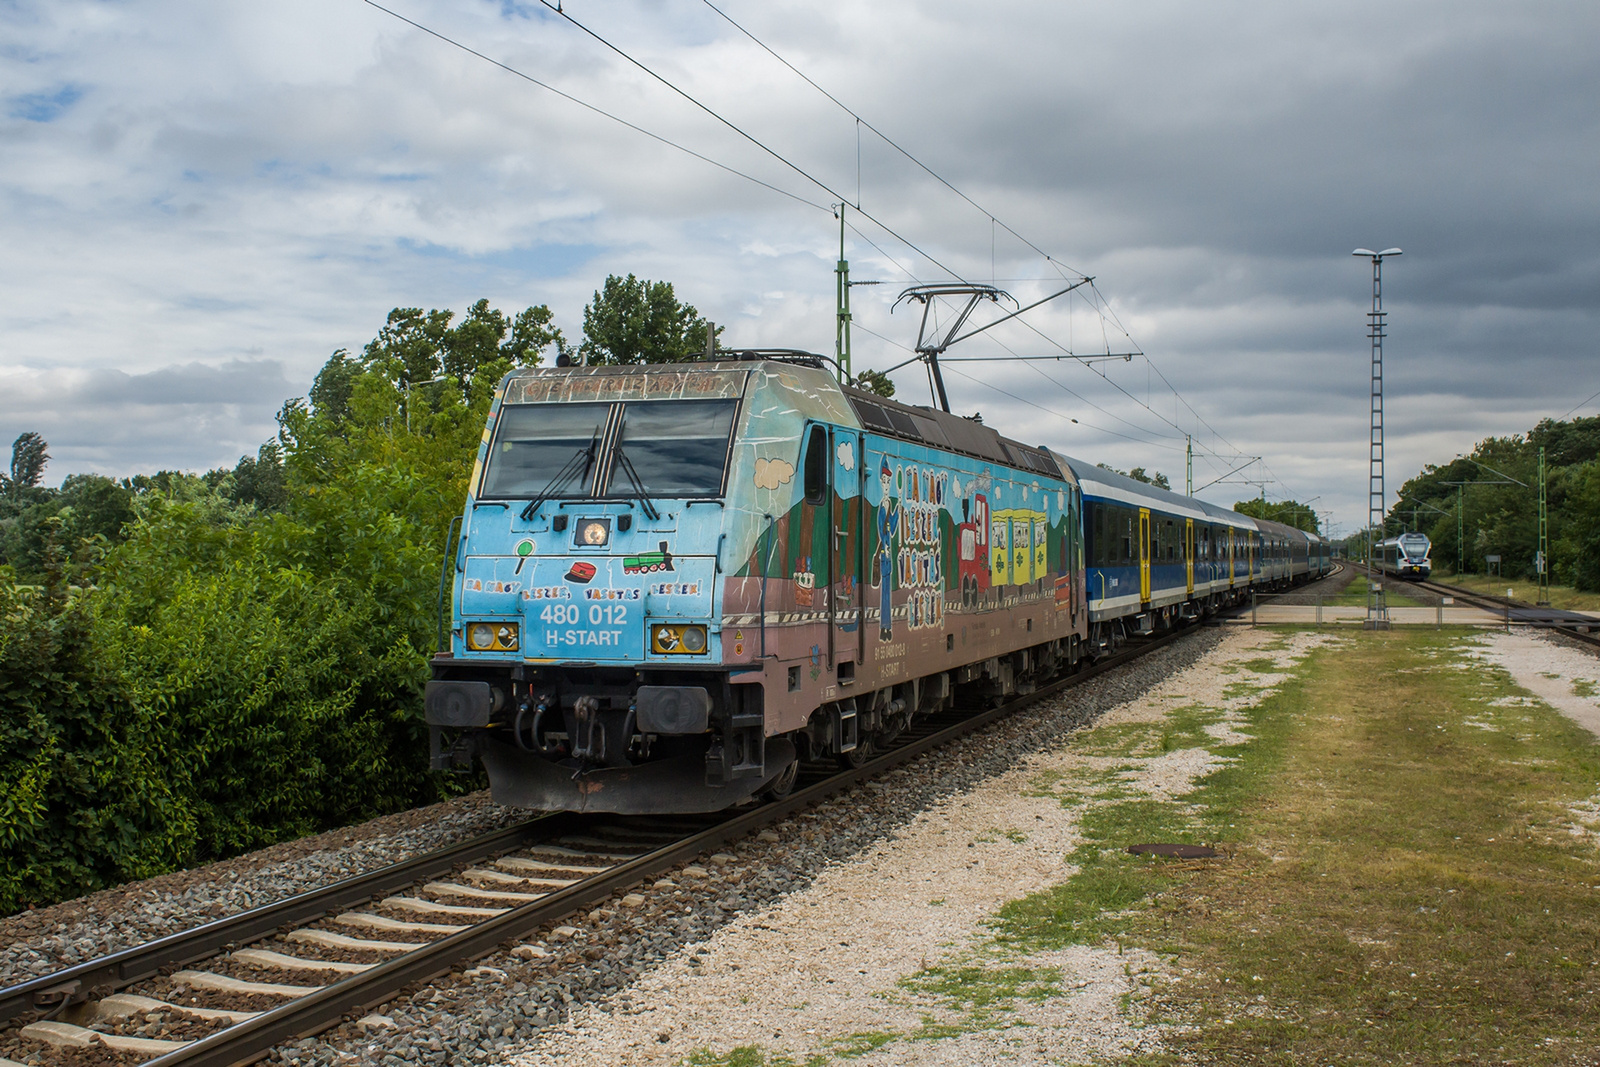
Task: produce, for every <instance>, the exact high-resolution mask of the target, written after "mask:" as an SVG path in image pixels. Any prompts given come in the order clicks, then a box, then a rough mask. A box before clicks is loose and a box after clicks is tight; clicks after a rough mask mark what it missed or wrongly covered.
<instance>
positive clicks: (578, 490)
mask: <svg viewBox="0 0 1600 1067" xmlns="http://www.w3.org/2000/svg"><path fill="white" fill-rule="evenodd" d="M610 412H611V405H610V404H508V405H507V406H506V407H505V408H504V410H502V411H501V412H500V425H499V427H498V429H497V430H496V431H495V437H494V445H493V446H492V447H491V448H490V449H489V468H488V470H486V471H485V472H484V475H483V492H482V495H483V496H485V497H488V498H494V497H531V496H533V495H535V494H537V493H544V494H546V495H549V496H578V495H587V494H588V492H589V481H590V479H591V478H593V476H594V462H593V461H594V459H597V458H598V455H597V453H598V451H599V441H600V437H601V435H602V433H603V431H604V430H605V427H606V419H607V418H608V417H609V416H610ZM591 445H593V447H594V449H595V453H596V455H592V456H585V457H584V458H583V459H581V460H580V459H579V458H578V457H579V456H580V455H582V454H583V453H584V452H585V451H586V450H588V449H589V448H590V447H591ZM552 479H555V481H554V482H552Z"/></svg>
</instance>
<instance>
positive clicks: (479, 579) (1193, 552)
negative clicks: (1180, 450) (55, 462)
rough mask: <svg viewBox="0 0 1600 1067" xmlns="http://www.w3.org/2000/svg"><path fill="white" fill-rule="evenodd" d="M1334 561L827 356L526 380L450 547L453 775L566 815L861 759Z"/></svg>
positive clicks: (495, 422) (526, 372)
mask: <svg viewBox="0 0 1600 1067" xmlns="http://www.w3.org/2000/svg"><path fill="white" fill-rule="evenodd" d="M1328 566H1329V553H1328V545H1327V544H1326V543H1325V542H1323V541H1322V540H1321V539H1320V538H1318V537H1317V536H1315V535H1313V534H1306V533H1303V532H1301V531H1299V530H1295V529H1292V528H1289V527H1285V526H1279V525H1277V524H1275V523H1269V522H1261V521H1257V520H1254V519H1250V518H1247V517H1245V516H1243V515H1239V514H1236V513H1234V512H1231V511H1227V510H1224V509H1221V508H1217V507H1214V506H1212V505H1209V504H1205V503H1203V502H1201V501H1198V500H1194V499H1190V498H1187V497H1183V496H1180V495H1178V494H1175V493H1171V492H1167V491H1165V490H1162V489H1158V488H1155V487H1153V486H1150V485H1146V484H1144V483H1141V482H1137V481H1133V480H1131V479H1128V478H1124V477H1121V476H1120V475H1116V474H1113V473H1111V472H1109V471H1106V470H1103V469H1101V468H1099V467H1096V466H1092V465H1089V464H1085V463H1083V462H1081V461H1079V460H1075V459H1071V458H1069V457H1066V456H1063V455H1060V454H1058V453H1055V452H1051V451H1050V450H1049V449H1047V448H1044V447H1034V446H1031V445H1025V444H1022V443H1020V442H1017V441H1013V440H1010V439H1008V438H1005V437H1002V436H1001V435H1000V434H998V433H996V432H995V431H994V430H992V429H990V428H989V427H987V426H984V425H983V424H982V423H980V422H977V421H974V420H971V419H966V418H962V417H959V416H956V415H951V414H947V413H944V412H940V411H935V410H932V409H929V408H923V407H914V406H910V405H906V404H900V403H896V402H894V401H892V400H885V399H883V398H881V397H878V396H875V395H873V394H870V393H866V392H861V391H858V390H855V389H852V388H848V387H841V386H840V384H839V382H838V381H837V380H836V379H835V378H834V376H833V375H832V374H831V373H830V372H829V371H828V370H827V369H826V364H825V362H824V361H823V360H822V359H821V358H820V357H817V356H811V355H807V354H804V353H794V352H787V351H783V352H778V351H756V352H744V353H730V354H726V356H725V358H719V359H718V360H717V361H715V362H710V361H708V362H703V363H694V364H674V365H645V366H619V367H552V368H528V369H519V370H514V371H512V372H511V373H510V374H509V375H508V376H507V377H506V378H505V380H504V381H503V382H502V384H501V386H500V389H499V392H498V394H497V396H496V400H495V403H494V406H493V408H492V410H491V411H490V414H489V422H488V427H487V429H486V430H485V432H484V436H483V443H482V446H481V448H480V450H479V454H478V461H477V464H476V466H475V468H474V470H473V474H472V481H471V483H470V490H469V494H468V499H467V503H466V508H465V510H464V512H463V515H462V519H461V534H460V538H459V541H458V542H457V544H456V547H455V550H454V552H453V553H451V554H450V556H449V558H448V559H447V560H446V568H447V572H446V578H445V581H449V582H452V583H453V592H454V597H453V602H454V607H453V612H452V615H451V621H450V631H449V648H448V650H445V651H441V652H439V653H438V654H437V655H436V656H435V657H434V659H433V661H432V680H431V681H430V682H429V683H428V686H427V694H426V717H427V723H428V726H429V730H430V737H431V745H432V755H433V765H434V766H435V767H436V768H441V769H444V768H455V769H466V768H470V767H471V766H472V762H473V760H474V759H476V760H478V761H480V762H481V763H482V764H483V766H484V767H485V768H486V769H487V772H488V776H489V781H490V784H491V787H492V790H493V795H494V798H495V800H496V801H498V802H500V803H503V804H508V805H512V806H517V807H527V808H536V809H545V810H601V811H621V812H693V811H712V810H717V809H720V808H724V807H727V806H729V805H732V804H736V803H739V802H742V801H744V800H746V799H748V798H751V797H753V796H755V795H756V794H758V793H766V794H769V795H780V796H781V795H782V794H784V793H786V792H787V791H788V790H789V789H790V788H792V786H793V783H794V780H795V776H796V771H797V768H798V766H799V763H798V761H799V760H802V759H812V760H814V759H827V758H837V759H838V760H840V761H842V762H844V763H846V764H851V763H860V762H862V761H864V760H865V759H866V758H867V757H868V756H869V755H870V753H871V752H872V751H873V749H874V747H875V746H877V745H881V744H883V743H885V742H887V741H888V740H890V739H892V738H893V737H894V736H895V735H896V734H898V733H899V732H900V731H902V730H903V729H905V728H906V726H907V725H908V724H909V723H911V722H912V721H913V720H914V719H915V718H916V717H918V716H921V715H926V714H928V713H930V712H933V711H936V710H938V709H941V708H944V707H946V706H948V705H950V704H952V702H954V701H956V700H958V699H961V700H974V701H985V700H998V699H1002V698H1004V697H1006V696H1008V695H1011V694H1016V693H1024V692H1027V691H1029V690H1031V689H1032V688H1034V687H1037V686H1038V685H1039V684H1041V683H1042V682H1044V681H1046V680H1047V679H1049V678H1051V677H1053V676H1055V675H1057V674H1059V673H1062V672H1065V671H1071V670H1075V669H1077V667H1078V666H1079V665H1080V664H1081V663H1082V662H1084V661H1085V660H1086V659H1088V658H1092V657H1095V656H1099V655H1102V654H1105V653H1107V652H1108V651H1110V650H1111V649H1113V648H1115V647H1116V646H1117V645H1118V644H1120V643H1121V642H1122V641H1123V640H1125V639H1127V638H1128V637H1129V636H1131V635H1133V634H1136V633H1150V632H1152V631H1155V630H1159V629H1163V628H1168V627H1172V626H1175V625H1179V624H1181V623H1183V622H1185V621H1190V620H1194V619H1197V618H1199V617H1200V616H1202V615H1204V614H1206V613H1208V612H1212V611H1215V610H1217V609H1219V608H1221V607H1223V606H1225V605H1227V604H1231V603H1233V602H1235V601H1237V600H1238V599H1239V598H1241V597H1242V596H1246V595H1247V594H1248V593H1249V591H1250V590H1252V589H1258V588H1264V587H1281V586H1286V585H1289V584H1291V583H1294V582H1299V581H1304V580H1306V579H1307V578H1310V577H1313V576H1316V575H1320V574H1322V573H1325V572H1326V571H1327V569H1328ZM443 584H444V582H442V583H441V585H442V586H443ZM441 610H442V608H441Z"/></svg>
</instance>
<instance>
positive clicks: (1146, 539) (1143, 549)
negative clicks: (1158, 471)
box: [1139, 508, 1152, 600]
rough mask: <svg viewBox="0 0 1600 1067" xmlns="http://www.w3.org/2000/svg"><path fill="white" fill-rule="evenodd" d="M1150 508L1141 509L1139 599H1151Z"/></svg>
mask: <svg viewBox="0 0 1600 1067" xmlns="http://www.w3.org/2000/svg"><path fill="white" fill-rule="evenodd" d="M1151 555H1152V553H1151V551H1150V509H1149V508H1140V509H1139V599H1140V600H1149V599H1150V556H1151Z"/></svg>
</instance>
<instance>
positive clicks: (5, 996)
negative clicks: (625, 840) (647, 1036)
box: [0, 813, 571, 1023]
mask: <svg viewBox="0 0 1600 1067" xmlns="http://www.w3.org/2000/svg"><path fill="white" fill-rule="evenodd" d="M566 815H567V813H560V814H556V815H540V816H538V817H536V818H533V819H527V820H524V821H522V822H519V823H516V824H515V825H512V826H508V827H505V828H504V829H501V830H496V831H493V832H491V833H488V834H484V835H482V836H480V837H474V838H472V839H470V840H467V841H461V842H458V843H457V844H455V845H451V846H449V847H447V848H442V849H438V850H437V851H434V852H429V853H427V854H425V855H422V856H417V857H414V858H412V859H409V860H402V861H400V862H399V863H393V864H390V865H389V866H387V867H382V868H379V869H378V870H376V871H369V872H367V873H366V874H358V875H355V876H353V877H350V878H345V879H342V880H340V881H338V882H334V883H333V884H331V885H327V886H323V887H322V888H320V889H313V890H310V891H309V892H306V893H299V894H296V895H295V896H292V897H285V898H284V899H283V900H279V901H275V902H274V903H271V904H264V905H262V906H261V907H259V908H251V909H250V910H249V911H244V912H240V913H239V914H237V915H230V916H228V917H226V918H223V919H218V920H216V921H214V922H209V923H206V924H205V925H203V926H196V927H193V928H192V929H189V930H183V931H180V932H179V933H176V934H170V935H168V936H166V937H163V938H160V939H158V940H156V941H151V942H149V943H147V944H144V945H138V946H135V947H134V948H130V949H124V950H123V951H121V952H115V953H112V954H111V955H108V956H100V957H97V958H95V959H92V960H86V961H85V962H83V963H80V964H76V965H74V966H72V967H68V968H66V969H64V970H60V971H56V972H55V973H53V974H47V975H44V976H42V977H40V978H35V979H31V980H29V981H26V982H22V983H21V984H19V985H14V986H11V987H9V988H6V989H0V1023H3V1022H7V1021H9V1020H11V1019H14V1018H16V1017H18V1016H19V1015H23V1014H26V1013H28V1012H35V1011H49V1010H51V1009H53V1008H55V1007H57V1006H59V1005H60V1004H61V1003H62V1002H63V1001H67V1000H74V999H83V998H84V995H86V994H89V993H90V992H91V991H96V992H98V991H101V990H106V991H115V990H117V989H121V988H123V987H125V986H129V985H132V984H133V983H135V982H140V981H143V980H145V979H148V978H153V977H155V976H156V975H157V974H159V973H160V971H161V970H162V968H165V967H175V966H181V965H183V964H186V963H192V962H195V961H197V960H202V959H206V958H208V957H211V956H215V955H217V954H219V953H221V952H224V951H226V950H228V949H229V948H230V947H232V946H235V945H240V944H244V943H247V942H250V941H256V940H259V939H260V938H262V937H265V936H267V935H269V934H272V933H273V932H275V931H276V930H277V929H278V928H279V927H282V926H285V925H299V924H301V923H305V922H310V921H312V920H314V919H317V918H320V917H321V916H322V915H323V914H324V913H326V912H328V911H332V910H334V909H336V908H347V907H350V906H352V905H355V904H359V903H361V902H362V901H365V900H369V899H371V898H372V897H376V896H381V895H383V894H385V893H388V892H390V891H391V890H394V889H398V888H400V887H402V886H406V885H410V884H411V883H413V882H416V881H419V880H421V879H426V878H431V877H433V876H434V875H436V874H442V873H444V872H446V871H448V870H450V869H451V868H453V867H454V866H456V865H457V864H460V863H471V862H475V861H477V860H480V859H482V858H484V857H485V856H490V855H493V854H495V853H497V852H504V851H507V850H510V849H514V848H517V847H519V846H521V845H524V844H526V843H527V842H528V841H529V840H530V839H534V838H539V837H544V836H554V835H556V834H559V833H561V832H563V831H564V830H565V829H566V828H567V824H568V823H569V822H570V821H571V820H570V819H569V818H567V817H566Z"/></svg>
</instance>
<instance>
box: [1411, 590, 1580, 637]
mask: <svg viewBox="0 0 1600 1067" xmlns="http://www.w3.org/2000/svg"><path fill="white" fill-rule="evenodd" d="M1416 584H1417V586H1418V587H1419V588H1422V589H1426V590H1428V591H1429V592H1431V593H1434V594H1436V595H1438V596H1448V597H1454V598H1455V599H1456V600H1459V601H1462V602H1463V603H1466V604H1472V605H1474V606H1476V607H1480V608H1484V609H1485V610H1488V611H1494V612H1502V613H1504V615H1505V617H1506V622H1507V623H1508V624H1511V625H1517V626H1533V627H1538V628H1540V629H1547V630H1556V631H1558V632H1560V633H1562V634H1565V635H1566V636H1568V637H1570V638H1572V639H1574V640H1576V641H1581V642H1582V643H1584V644H1586V645H1591V646H1593V647H1596V648H1600V636H1596V635H1595V633H1594V631H1595V630H1597V629H1600V619H1597V618H1595V617H1594V616H1592V615H1584V614H1582V613H1581V612H1576V611H1563V610H1560V609H1558V608H1550V607H1539V606H1536V605H1533V604H1526V603H1523V602H1521V601H1517V600H1512V599H1509V598H1507V597H1503V596H1492V595H1489V594H1487V593H1475V592H1473V591H1472V590H1470V589H1462V588H1460V587H1459V586H1454V585H1446V584H1445V583H1444V582H1436V581H1433V580H1431V579H1429V580H1426V581H1420V582H1417V583H1416Z"/></svg>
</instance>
